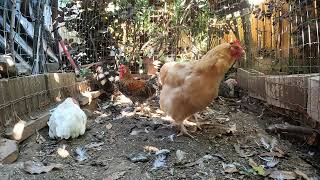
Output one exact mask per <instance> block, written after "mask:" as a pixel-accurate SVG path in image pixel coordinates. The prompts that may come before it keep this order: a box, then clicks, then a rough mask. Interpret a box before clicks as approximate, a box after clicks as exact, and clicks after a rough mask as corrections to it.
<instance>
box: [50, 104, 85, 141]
mask: <svg viewBox="0 0 320 180" xmlns="http://www.w3.org/2000/svg"><path fill="white" fill-rule="evenodd" d="M86 124H87V116H86V114H85V113H84V111H82V110H81V109H80V107H79V104H78V103H77V101H76V100H74V99H73V98H67V99H66V100H65V101H64V102H63V103H61V104H59V105H58V106H57V108H56V109H55V110H54V111H53V113H52V114H51V117H50V119H49V121H48V126H49V137H50V138H52V139H54V138H61V139H69V138H70V137H71V138H76V137H78V136H80V135H83V134H84V132H85V130H86Z"/></svg>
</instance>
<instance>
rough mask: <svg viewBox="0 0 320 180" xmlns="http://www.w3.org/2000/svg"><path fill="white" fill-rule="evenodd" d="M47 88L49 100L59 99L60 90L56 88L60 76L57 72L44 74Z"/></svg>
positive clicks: (60, 98) (59, 81)
mask: <svg viewBox="0 0 320 180" xmlns="http://www.w3.org/2000/svg"><path fill="white" fill-rule="evenodd" d="M46 81H47V89H48V90H49V98H50V101H51V102H57V101H61V100H62V97H61V91H60V89H56V88H59V87H60V84H61V81H62V78H61V76H60V75H59V74H58V73H48V74H46Z"/></svg>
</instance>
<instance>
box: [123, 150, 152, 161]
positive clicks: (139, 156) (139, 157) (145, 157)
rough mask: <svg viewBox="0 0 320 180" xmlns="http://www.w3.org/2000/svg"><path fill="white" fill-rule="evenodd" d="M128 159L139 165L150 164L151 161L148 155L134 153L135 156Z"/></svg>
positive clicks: (131, 155) (132, 155)
mask: <svg viewBox="0 0 320 180" xmlns="http://www.w3.org/2000/svg"><path fill="white" fill-rule="evenodd" d="M128 159H130V161H131V162H133V163H137V162H148V161H149V160H150V159H149V155H148V154H146V153H144V152H143V153H134V154H130V155H129V156H128Z"/></svg>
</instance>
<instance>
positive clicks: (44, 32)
mask: <svg viewBox="0 0 320 180" xmlns="http://www.w3.org/2000/svg"><path fill="white" fill-rule="evenodd" d="M254 3H255V1H254V0H249V1H242V0H233V1H224V0H220V1H219V0H218V1H204V0H191V1H182V0H174V1H153V0H135V1H134V0H120V1H112V0H96V1H89V0H82V1H77V0H57V1H50V0H27V1H21V0H15V1H1V2H0V16H1V15H2V19H0V25H1V29H0V44H1V46H0V54H8V53H9V54H10V53H11V54H12V52H13V53H14V54H15V56H14V57H15V61H16V62H17V66H22V65H23V66H22V67H24V68H20V69H21V72H23V73H25V74H28V73H29V74H31V73H33V74H37V73H43V72H57V71H69V70H71V71H73V69H80V70H84V69H85V70H88V69H87V68H89V67H95V66H96V65H101V64H102V65H103V66H104V67H105V71H106V70H108V71H110V70H114V71H117V65H118V64H119V63H127V64H129V65H130V67H131V70H132V73H134V74H139V73H147V74H152V73H154V72H155V71H157V70H158V69H159V66H158V65H154V64H155V63H154V62H156V61H158V62H159V61H160V62H167V61H179V62H180V61H189V60H196V59H199V58H200V57H201V56H202V55H203V54H205V53H206V51H208V50H209V49H211V48H212V47H214V46H216V45H218V44H219V43H222V42H229V41H231V40H234V39H236V38H237V39H240V41H241V42H242V44H243V46H244V48H245V49H246V52H247V53H246V57H245V58H244V59H242V60H241V61H239V62H238V64H237V66H238V67H241V68H242V69H241V70H240V72H239V71H238V81H239V84H240V86H242V87H243V88H245V89H247V90H248V91H249V94H250V95H251V96H253V97H255V98H258V99H262V100H264V101H267V102H268V103H269V104H272V105H275V106H278V107H282V108H285V109H291V110H294V111H299V112H303V113H305V114H306V113H308V114H309V115H310V114H313V115H312V118H313V119H316V120H318V119H319V113H320V110H319V109H320V108H319V104H320V103H319V93H317V92H319V90H320V83H319V80H317V78H318V77H319V74H317V73H319V71H320V60H319V30H318V24H319V6H320V5H319V2H317V1H316V0H307V1H306V0H295V1H294V0H289V1H279V0H277V1H274V0H266V1H264V2H263V3H260V4H259V5H252V4H254ZM14 4H16V7H14V6H13V5H14ZM12 9H16V11H15V18H14V19H15V22H14V23H13V24H15V27H14V28H13V30H12V28H11V26H10V25H11V23H12V14H13V13H12ZM41 10H42V11H41ZM38 12H43V14H42V13H38ZM4 24H6V25H5V26H4ZM13 31H14V33H12V32H13ZM12 37H14V38H13V39H14V42H15V43H14V46H12V43H11V41H10V39H12ZM38 37H40V38H38ZM41 41H42V43H38V42H41ZM63 46H64V47H65V48H64V47H63ZM68 54H70V56H69V55H68ZM70 59H71V60H72V61H74V62H75V65H74V64H73V63H72V61H70ZM57 64H58V65H57ZM155 66H156V67H155ZM52 67H53V69H51V70H50V68H52ZM26 69H27V70H26ZM23 70H24V71H23ZM93 71H94V70H93ZM88 72H90V70H88V71H81V73H83V74H86V73H88ZM23 73H21V74H23ZM18 74H19V73H18ZM270 75H273V76H270ZM288 75H289V76H288ZM9 76H12V75H9ZM311 76H312V77H313V78H311ZM318 79H319V78H318Z"/></svg>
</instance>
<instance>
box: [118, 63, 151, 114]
mask: <svg viewBox="0 0 320 180" xmlns="http://www.w3.org/2000/svg"><path fill="white" fill-rule="evenodd" d="M119 74H120V77H119V83H118V84H119V86H118V88H119V91H120V92H121V93H122V94H124V95H125V96H127V97H128V98H129V99H130V100H131V101H132V102H133V103H134V104H137V105H140V108H141V110H142V111H143V112H145V109H144V106H145V103H147V102H148V100H149V99H151V98H153V97H154V96H155V94H156V91H157V86H156V84H157V78H156V77H157V76H154V77H151V78H150V79H149V80H142V79H135V78H134V77H133V75H132V74H131V72H130V70H129V68H128V67H127V66H125V65H123V64H121V65H120V68H119ZM136 111H137V109H135V110H134V113H135V112H136Z"/></svg>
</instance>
